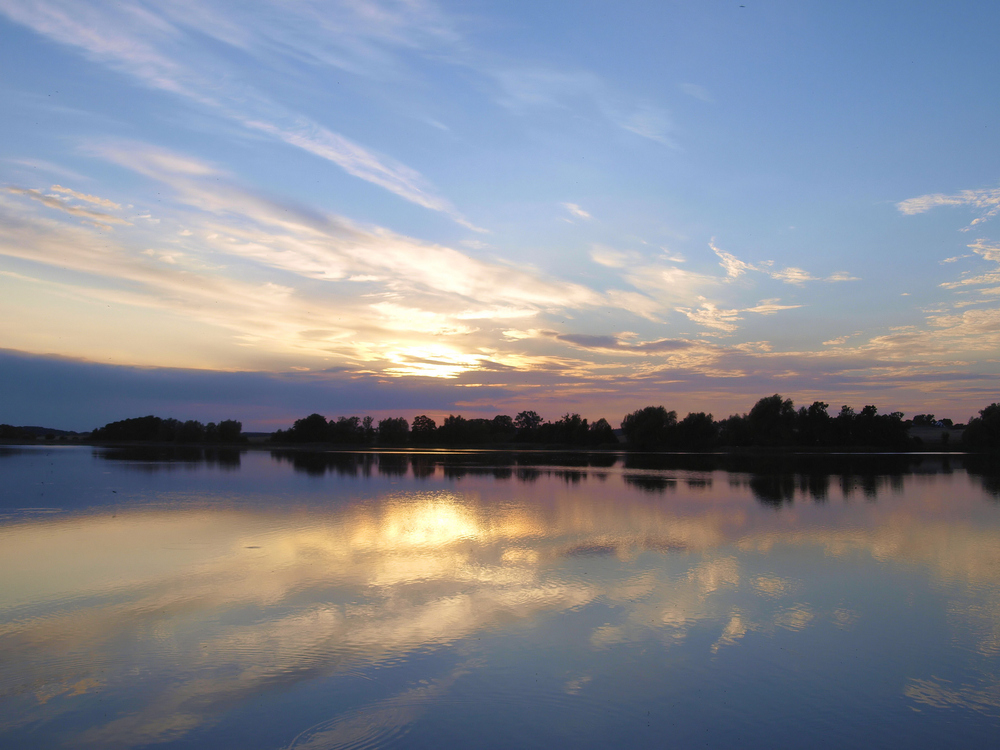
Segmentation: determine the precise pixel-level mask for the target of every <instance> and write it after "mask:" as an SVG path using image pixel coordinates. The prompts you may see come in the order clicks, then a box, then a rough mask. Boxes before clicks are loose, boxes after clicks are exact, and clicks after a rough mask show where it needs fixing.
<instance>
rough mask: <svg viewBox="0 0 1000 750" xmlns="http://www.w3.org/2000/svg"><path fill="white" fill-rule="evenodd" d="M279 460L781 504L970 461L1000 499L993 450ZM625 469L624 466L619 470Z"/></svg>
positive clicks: (877, 491)
mask: <svg viewBox="0 0 1000 750" xmlns="http://www.w3.org/2000/svg"><path fill="white" fill-rule="evenodd" d="M100 455H103V456H104V457H105V458H107V459H110V460H115V459H120V460H133V461H140V462H147V463H148V464H149V465H150V466H151V467H154V468H151V469H150V470H156V468H155V467H157V466H159V467H160V468H166V467H169V466H170V465H172V464H173V465H177V466H181V465H194V464H196V463H214V464H216V465H218V466H220V467H223V468H225V467H229V466H232V467H236V466H239V460H240V459H239V455H240V452H239V450H236V449H232V450H230V449H211V448H195V447H189V448H185V447H183V446H177V447H169V446H168V447H148V446H139V447H130V448H120V449H114V450H104V451H103V452H102V453H101V454H100ZM271 455H272V456H273V457H274V458H275V460H277V461H280V462H283V463H289V464H291V465H292V467H293V468H294V469H295V470H296V471H301V472H304V473H307V474H310V475H313V476H322V475H323V474H326V473H331V474H336V475H338V476H370V475H371V474H372V473H373V472H377V473H378V474H379V475H381V476H387V477H406V476H412V477H413V478H414V479H426V478H429V477H433V476H443V477H444V478H446V479H449V480H456V481H457V480H460V479H462V478H463V477H488V478H493V479H496V480H510V479H513V480H515V481H518V482H534V481H535V480H537V479H539V478H540V477H542V476H554V477H558V478H560V479H562V480H563V481H564V482H565V483H567V484H570V485H576V484H578V483H580V482H582V481H585V480H586V479H589V478H591V477H595V478H598V479H601V478H606V477H607V476H609V472H608V471H607V470H608V469H616V468H617V469H618V471H621V473H622V476H623V480H624V482H625V484H626V485H627V486H629V487H633V488H635V489H637V490H640V491H642V492H659V493H662V492H666V491H668V490H674V489H676V487H677V486H678V482H682V483H685V484H686V485H687V487H688V488H690V489H697V488H703V487H704V488H709V487H711V486H712V474H713V472H724V473H726V474H728V476H729V478H730V481H731V482H736V484H737V485H742V486H744V487H747V488H749V489H750V491H751V492H752V493H753V495H754V497H756V498H757V499H758V500H760V501H761V502H763V503H767V504H778V505H780V504H783V503H787V502H791V501H792V500H794V498H795V497H796V495H798V496H799V497H802V498H809V499H811V500H812V501H814V502H825V501H826V500H827V499H828V498H829V495H830V487H831V484H835V485H836V486H838V487H839V489H840V491H841V493H842V494H843V496H844V497H845V498H851V497H855V496H857V497H863V498H866V499H868V500H875V499H877V498H878V497H879V496H880V495H884V494H885V493H887V492H895V493H899V492H902V491H903V486H904V478H905V477H906V476H907V475H911V474H917V475H922V474H923V475H935V474H950V473H952V472H953V471H955V469H956V468H966V469H967V470H968V472H969V474H970V475H971V476H973V477H976V478H977V480H978V481H979V482H980V483H981V484H982V486H983V487H984V489H985V490H986V491H987V492H988V493H989V494H991V495H992V496H994V497H998V498H1000V469H996V468H994V467H993V464H994V463H996V462H995V461H991V460H990V458H991V457H990V456H987V455H961V454H953V455H951V456H927V455H916V454H905V453H904V454H876V453H842V454H830V453H826V454H817V453H802V454H793V453H749V452H747V453H613V452H593V453H589V452H586V451H579V452H559V451H553V452H547V451H537V450H535V451H455V452H448V451H428V452H419V451H417V452H410V451H405V452H404V451H399V452H385V453H380V452H376V451H366V452H351V451H325V452H313V451H305V450H295V449H286V450H281V449H278V450H274V449H272V450H271ZM612 473H617V472H612Z"/></svg>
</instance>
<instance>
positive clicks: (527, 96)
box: [492, 67, 676, 148]
mask: <svg viewBox="0 0 1000 750" xmlns="http://www.w3.org/2000/svg"><path fill="white" fill-rule="evenodd" d="M492 75H493V78H494V79H495V80H496V82H497V83H498V84H499V86H500V89H501V92H502V93H501V95H500V97H499V101H500V103H501V104H502V105H503V106H505V107H507V108H509V109H511V110H513V111H515V112H518V113H522V114H524V113H527V112H528V111H530V110H533V109H547V110H557V111H558V110H564V111H566V112H576V113H579V114H581V115H584V116H592V117H594V118H600V119H603V120H605V121H607V122H610V123H612V124H614V125H616V126H617V127H619V128H621V129H623V130H627V131H629V132H631V133H634V134H635V135H638V136H641V137H643V138H647V139H649V140H652V141H656V142H658V143H661V144H663V145H665V146H669V147H671V148H673V147H676V144H675V143H674V140H673V138H672V137H671V131H672V130H673V125H672V123H671V120H670V116H669V115H668V114H667V112H666V110H664V109H663V108H661V107H658V106H656V105H654V104H651V103H648V102H642V101H636V100H632V99H629V98H628V97H625V96H623V95H621V94H619V93H616V92H614V91H613V90H612V88H611V87H610V86H609V85H608V84H607V83H606V82H605V81H604V80H602V79H601V78H600V77H598V76H597V75H595V74H593V73H590V72H586V71H578V72H566V71H562V70H555V69H551V68H543V67H520V68H507V69H503V70H497V71H493V73H492Z"/></svg>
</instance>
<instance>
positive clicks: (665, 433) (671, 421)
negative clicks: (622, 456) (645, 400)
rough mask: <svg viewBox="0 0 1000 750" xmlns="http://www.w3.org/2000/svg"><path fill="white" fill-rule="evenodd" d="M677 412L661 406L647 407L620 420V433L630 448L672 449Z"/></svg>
mask: <svg viewBox="0 0 1000 750" xmlns="http://www.w3.org/2000/svg"><path fill="white" fill-rule="evenodd" d="M676 426H677V412H675V411H667V410H666V409H665V408H664V407H662V406H647V407H645V408H644V409H639V410H638V411H634V412H632V413H631V414H627V415H626V416H625V419H623V420H622V433H623V434H624V435H625V441H626V442H627V443H628V444H629V447H630V448H636V449H638V450H651V449H654V448H665V447H672V444H673V443H674V442H675V440H676V434H675V428H676Z"/></svg>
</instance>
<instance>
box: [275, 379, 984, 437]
mask: <svg viewBox="0 0 1000 750" xmlns="http://www.w3.org/2000/svg"><path fill="white" fill-rule="evenodd" d="M829 409H830V405H829V404H827V403H825V402H823V401H814V402H813V403H812V404H810V405H809V406H802V407H800V408H799V409H796V408H795V405H794V403H793V402H792V400H791V399H787V398H783V397H782V396H781V395H780V394H777V393H776V394H774V395H772V396H765V397H764V398H761V399H760V400H759V401H757V403H756V404H754V406H753V408H752V409H751V410H750V411H749V412H748V413H746V414H734V415H732V416H730V417H727V418H725V419H721V420H716V419H715V418H714V417H713V416H712V415H711V414H706V413H705V412H691V413H689V414H688V415H687V416H686V417H684V418H683V419H678V417H677V412H676V411H673V410H667V409H666V408H665V407H663V406H647V407H645V408H642V409H639V410H637V411H634V412H631V413H630V414H627V415H626V416H625V418H624V419H623V420H622V423H621V439H619V437H618V436H617V435H616V434H615V430H614V429H613V428H612V427H611V424H610V423H609V422H608V421H607V420H606V419H603V418H601V419H598V420H597V421H595V422H592V423H588V421H587V420H586V419H584V418H582V417H581V416H580V415H579V414H565V415H564V416H563V417H561V418H560V419H558V420H556V421H554V422H547V421H543V419H542V418H541V417H540V416H539V415H538V414H537V413H536V412H534V411H522V412H520V413H518V414H517V415H516V416H514V417H511V416H509V415H505V414H498V415H497V416H495V417H493V418H492V419H484V418H479V419H466V418H465V417H462V416H461V415H449V416H447V417H445V419H444V420H443V422H442V424H440V425H438V424H437V423H436V422H435V420H433V419H432V418H430V417H428V416H426V415H420V416H418V417H415V418H414V419H413V422H412V424H411V423H409V422H407V420H406V419H405V418H403V417H390V418H387V419H382V420H379V421H378V422H377V423H376V421H375V420H374V418H373V417H364V418H360V417H340V418H339V419H337V420H332V419H331V420H329V421H328V420H327V419H326V418H325V417H324V416H323V415H321V414H311V415H309V416H308V417H304V418H303V419H299V420H296V422H295V423H294V424H293V425H292V426H291V427H290V428H289V429H287V430H278V431H277V432H275V433H274V435H273V436H272V438H271V440H272V442H275V443H330V444H335V445H385V446H403V445H414V446H431V445H439V446H448V447H458V446H487V445H516V444H528V445H536V446H559V447H590V448H602V447H603V448H614V447H621V442H624V443H625V445H626V447H627V448H629V449H630V450H668V451H711V450H724V449H732V448H802V449H830V448H860V447H864V448H883V449H888V450H908V449H913V448H919V447H920V445H921V443H920V441H919V438H912V437H910V435H909V430H910V427H911V426H912V425H923V426H939V427H948V428H950V427H952V426H953V424H952V422H951V420H935V419H934V415H932V414H918V415H917V416H916V417H914V418H913V419H912V420H904V419H903V416H904V415H903V413H902V412H898V411H897V412H890V413H888V414H880V413H879V411H878V408H877V407H876V406H874V405H871V404H869V405H866V406H864V407H863V408H862V409H861V410H859V411H855V409H853V408H852V407H850V406H847V405H845V406H842V407H841V409H840V411H839V412H838V413H836V414H831V413H830V411H829ZM963 446H964V447H966V448H968V449H971V450H984V449H991V448H1000V404H993V405H991V406H989V407H987V408H986V409H983V410H981V411H980V416H979V417H977V418H974V419H972V420H971V421H970V423H969V426H968V427H967V428H966V430H965V433H964V435H963Z"/></svg>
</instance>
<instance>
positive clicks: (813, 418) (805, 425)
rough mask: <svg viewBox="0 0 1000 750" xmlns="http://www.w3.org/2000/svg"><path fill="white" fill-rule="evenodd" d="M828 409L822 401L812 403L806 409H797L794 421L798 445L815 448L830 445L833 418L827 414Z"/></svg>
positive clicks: (827, 405)
mask: <svg viewBox="0 0 1000 750" xmlns="http://www.w3.org/2000/svg"><path fill="white" fill-rule="evenodd" d="M829 408H830V405H829V404H827V403H824V402H823V401H813V402H812V404H811V405H810V406H809V407H808V408H807V407H805V406H803V407H802V408H801V409H799V413H798V415H797V416H796V420H795V423H796V429H797V430H798V434H799V439H798V443H799V445H804V446H806V447H809V448H816V447H819V446H823V445H831V444H832V440H833V417H831V416H830V414H829V412H827V409H829Z"/></svg>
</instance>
